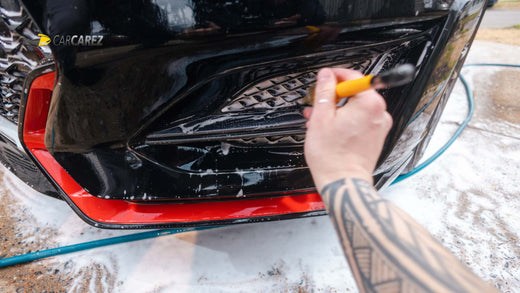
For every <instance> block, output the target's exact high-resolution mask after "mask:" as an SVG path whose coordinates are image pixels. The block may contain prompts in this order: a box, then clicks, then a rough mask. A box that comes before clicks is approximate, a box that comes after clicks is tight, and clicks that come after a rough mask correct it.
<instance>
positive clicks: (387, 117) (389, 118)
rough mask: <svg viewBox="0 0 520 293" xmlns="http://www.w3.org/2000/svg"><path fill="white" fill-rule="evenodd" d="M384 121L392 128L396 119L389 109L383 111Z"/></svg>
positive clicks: (386, 125) (388, 127)
mask: <svg viewBox="0 0 520 293" xmlns="http://www.w3.org/2000/svg"><path fill="white" fill-rule="evenodd" d="M383 121H384V124H385V127H386V128H387V129H388V130H390V128H392V124H393V123H394V119H393V118H392V115H390V113H388V112H387V111H384V112H383Z"/></svg>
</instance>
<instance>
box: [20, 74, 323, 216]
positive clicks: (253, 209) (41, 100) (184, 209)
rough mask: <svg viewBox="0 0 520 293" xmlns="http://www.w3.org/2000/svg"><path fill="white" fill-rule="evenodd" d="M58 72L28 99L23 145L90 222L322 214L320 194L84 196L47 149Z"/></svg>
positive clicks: (43, 80)
mask: <svg viewBox="0 0 520 293" xmlns="http://www.w3.org/2000/svg"><path fill="white" fill-rule="evenodd" d="M54 77H55V75H54V73H48V74H44V75H41V76H39V77H37V78H36V79H35V80H34V81H33V83H32V84H31V88H30V91H29V95H28V97H27V103H26V110H25V119H24V129H23V140H24V142H25V144H26V146H27V148H28V149H29V150H30V152H31V153H32V154H33V155H34V157H35V158H36V159H37V160H38V161H39V162H40V164H41V165H42V166H43V168H45V170H46V171H47V173H48V174H49V175H50V176H51V177H52V178H53V179H54V181H55V182H56V183H57V184H58V185H59V186H60V187H61V188H62V190H63V191H64V192H65V193H66V194H67V195H68V196H69V197H70V199H71V200H72V202H73V203H74V204H75V205H76V206H77V207H78V208H79V209H80V210H81V212H82V213H84V214H85V215H86V216H87V217H89V218H91V219H92V220H94V221H96V222H102V223H110V224H159V223H189V222H198V221H216V220H229V219H241V218H250V217H265V216H275V215H283V214H292V213H301V212H309V211H317V210H323V209H324V208H325V207H324V205H323V203H322V201H321V198H320V196H319V194H317V193H308V194H303V195H295V196H280V197H273V198H264V199H246V200H228V201H214V202H199V203H197V202H193V203H178V204H176V203H168V204H138V203H134V202H128V201H124V200H112V199H101V198H98V197H95V196H93V195H91V194H89V193H88V192H86V191H85V190H84V189H83V188H81V186H80V185H79V184H78V183H77V182H76V181H75V180H74V179H72V177H71V176H70V175H69V174H68V173H67V172H66V171H65V170H64V169H63V168H62V167H61V166H60V164H59V163H58V162H57V161H56V160H55V159H54V158H53V157H52V155H51V154H50V153H49V152H48V151H47V149H46V148H45V143H44V137H45V123H46V121H47V113H48V111H49V104H50V98H51V94H52V89H53V84H54Z"/></svg>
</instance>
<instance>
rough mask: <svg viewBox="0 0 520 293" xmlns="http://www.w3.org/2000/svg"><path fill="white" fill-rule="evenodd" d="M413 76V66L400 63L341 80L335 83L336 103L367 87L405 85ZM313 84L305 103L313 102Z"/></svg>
mask: <svg viewBox="0 0 520 293" xmlns="http://www.w3.org/2000/svg"><path fill="white" fill-rule="evenodd" d="M414 76H415V66H413V65H412V64H402V65H398V66H396V67H394V68H393V69H390V70H388V71H385V72H383V73H380V74H378V75H366V76H363V77H362V78H358V79H353V80H347V81H342V82H340V83H338V84H337V85H336V96H337V97H336V103H339V101H340V100H341V99H343V98H346V97H350V96H353V95H355V94H358V93H360V92H364V91H366V90H369V89H376V90H378V89H384V88H392V87H397V86H401V85H405V84H407V83H409V82H410V81H412V80H413V78H414ZM314 89H315V86H310V87H309V88H308V89H307V95H306V96H305V97H304V98H303V102H304V103H305V104H307V105H312V104H313V103H314Z"/></svg>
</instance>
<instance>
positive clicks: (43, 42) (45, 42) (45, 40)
mask: <svg viewBox="0 0 520 293" xmlns="http://www.w3.org/2000/svg"><path fill="white" fill-rule="evenodd" d="M38 36H39V37H40V42H39V43H38V46H45V45H48V44H49V43H50V42H51V38H49V37H48V36H46V35H44V34H38Z"/></svg>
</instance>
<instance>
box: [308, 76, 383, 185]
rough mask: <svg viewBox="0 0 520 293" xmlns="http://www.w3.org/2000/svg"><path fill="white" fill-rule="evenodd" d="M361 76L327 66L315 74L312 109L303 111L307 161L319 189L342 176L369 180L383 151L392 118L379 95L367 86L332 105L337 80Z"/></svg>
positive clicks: (371, 180) (371, 181)
mask: <svg viewBox="0 0 520 293" xmlns="http://www.w3.org/2000/svg"><path fill="white" fill-rule="evenodd" d="M360 77H363V75H362V74H361V73H360V72H358V71H354V70H350V69H342V68H325V69H321V70H320V71H319V72H318V76H317V83H316V89H315V94H314V99H315V102H314V107H312V108H306V109H305V110H304V112H303V114H304V116H305V118H307V119H309V121H308V122H307V134H306V138H305V145H304V151H305V160H306V161H307V165H308V166H309V169H310V171H311V174H312V178H313V179H314V183H315V185H316V188H317V189H318V191H321V190H322V189H323V187H324V186H325V185H327V184H328V183H330V182H333V181H336V180H338V179H341V178H347V177H350V178H360V179H364V180H366V181H368V182H370V183H372V184H373V179H372V173H373V172H374V169H375V167H376V163H377V160H378V158H379V155H380V154H381V150H382V149H383V144H384V142H385V138H386V136H387V134H388V131H389V130H390V128H391V127H392V116H390V114H389V113H388V112H387V111H386V103H385V100H384V99H383V97H381V95H379V94H378V93H377V92H376V91H375V90H369V91H365V92H362V93H359V94H357V95H354V96H352V97H350V98H349V101H348V103H347V104H346V105H345V106H343V107H340V108H337V107H336V102H335V101H336V84H337V83H338V82H341V81H345V80H351V79H356V78H360Z"/></svg>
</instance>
